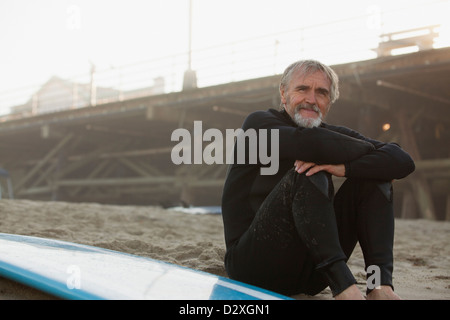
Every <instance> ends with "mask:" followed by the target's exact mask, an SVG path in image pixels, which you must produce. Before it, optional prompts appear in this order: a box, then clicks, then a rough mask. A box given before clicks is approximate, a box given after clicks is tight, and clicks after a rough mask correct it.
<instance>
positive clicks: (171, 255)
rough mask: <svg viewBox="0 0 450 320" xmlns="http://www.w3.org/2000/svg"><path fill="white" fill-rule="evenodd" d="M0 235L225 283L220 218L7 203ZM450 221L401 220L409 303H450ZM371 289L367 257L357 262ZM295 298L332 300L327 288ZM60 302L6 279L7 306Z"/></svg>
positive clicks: (2, 296) (400, 255)
mask: <svg viewBox="0 0 450 320" xmlns="http://www.w3.org/2000/svg"><path fill="white" fill-rule="evenodd" d="M0 232H2V233H12V234H21V235H31V236H37V237H45V238H53V239H59V240H65V241H71V242H76V243H81V244H88V245H93V246H98V247H103V248H107V249H112V250H117V251H122V252H127V253H131V254H136V255H140V256H144V257H150V258H154V259H160V260H163V261H167V262H170V263H175V264H179V265H182V266H186V267H190V268H194V269H198V270H202V271H206V272H210V273H213V274H217V275H220V276H226V273H225V269H224V266H223V256H224V254H225V244H224V239H223V224H222V217H221V216H220V215H209V214H208V215H191V214H186V213H181V212H177V211H173V210H170V209H163V208H161V207H151V206H115V205H102V204H96V203H67V202H41V201H29V200H0ZM449 242H450V222H444V221H428V220H400V219H397V220H396V233H395V247H394V255H395V269H394V286H395V290H396V292H397V293H398V294H399V295H400V296H401V297H402V298H403V299H417V300H436V299H437V300H441V299H444V300H447V299H450V246H449V245H448V244H449ZM349 266H350V268H351V269H352V271H353V273H354V275H355V277H356V279H357V281H358V286H359V287H360V288H361V290H363V291H364V290H365V276H364V272H363V261H362V254H361V250H360V249H359V246H357V248H356V250H355V252H354V254H353V255H352V257H351V258H350V261H349ZM294 298H296V299H325V300H327V299H332V297H331V293H330V291H329V290H328V289H326V290H324V291H323V292H321V293H320V294H318V295H316V296H314V297H309V296H305V295H296V296H294ZM28 299H55V298H54V297H52V296H49V295H47V294H45V293H42V292H39V291H37V290H34V289H32V288H29V287H26V286H24V285H22V284H19V283H15V282H13V281H11V280H8V279H5V278H1V277H0V300H28Z"/></svg>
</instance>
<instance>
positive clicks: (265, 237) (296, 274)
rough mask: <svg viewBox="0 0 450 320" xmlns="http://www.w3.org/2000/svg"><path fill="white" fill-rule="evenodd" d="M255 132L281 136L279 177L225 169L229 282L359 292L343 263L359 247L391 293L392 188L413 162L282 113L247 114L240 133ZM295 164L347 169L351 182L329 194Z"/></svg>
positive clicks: (386, 147)
mask: <svg viewBox="0 0 450 320" xmlns="http://www.w3.org/2000/svg"><path fill="white" fill-rule="evenodd" d="M251 128H253V129H255V130H257V131H258V130H259V129H269V133H270V132H271V131H270V129H278V130H279V131H278V132H279V170H278V173H277V174H275V175H261V174H260V168H261V166H262V164H261V163H259V162H258V163H257V164H238V163H236V161H235V163H234V164H232V165H230V167H229V171H228V174H227V179H226V182H225V186H224V190H223V197H222V215H223V221H224V231H225V241H226V247H227V252H226V256H225V267H226V270H227V273H228V275H229V277H230V278H232V279H236V280H239V281H243V282H247V283H250V284H254V285H257V286H260V287H263V288H267V289H270V290H274V291H277V292H281V293H284V294H297V293H307V294H316V293H318V292H320V291H321V290H323V289H324V288H325V287H327V286H330V288H331V290H332V292H333V295H336V294H338V293H340V292H341V291H342V290H344V289H345V288H347V287H348V286H350V285H351V284H353V283H355V279H354V277H353V275H352V274H351V272H350V270H349V269H348V267H347V265H346V263H345V261H346V260H347V259H348V257H349V256H350V254H351V252H352V251H353V249H354V247H355V245H356V242H357V241H359V242H360V244H361V247H362V249H363V253H364V258H365V263H366V266H369V265H372V264H376V265H378V266H379V267H380V269H381V284H388V285H392V261H393V258H392V247H393V234H394V216H393V205H392V189H391V187H392V186H391V183H390V181H392V180H393V179H400V178H403V177H405V176H407V175H408V174H410V173H411V172H412V171H414V162H413V161H412V159H411V158H410V156H409V155H408V154H407V153H406V152H405V151H403V150H402V149H401V148H400V147H399V146H398V145H397V144H394V143H382V142H379V141H375V140H372V139H368V138H365V137H363V136H362V135H361V134H359V133H357V132H355V131H353V130H351V129H348V128H345V127H340V126H333V125H328V124H325V123H323V124H322V125H321V126H320V127H317V128H302V127H298V126H297V125H296V124H295V123H294V122H293V121H292V120H291V118H290V117H289V115H288V114H287V113H286V112H285V111H284V110H283V111H277V110H273V109H270V110H268V111H258V112H255V113H252V114H250V115H249V116H248V117H247V119H246V120H245V122H244V124H243V127H242V129H244V130H247V129H251ZM268 141H270V138H269V139H268ZM246 151H248V149H247V150H246ZM295 160H302V161H307V162H314V163H316V164H345V171H346V174H345V175H346V177H347V179H346V181H345V182H344V184H343V185H342V186H341V188H340V189H339V191H338V192H337V194H336V195H335V194H334V189H333V184H332V181H331V176H330V175H329V174H328V173H325V172H319V173H316V174H314V175H312V176H311V177H306V175H305V174H298V173H297V172H295V171H294V170H293V166H294V161H295ZM266 166H267V165H266Z"/></svg>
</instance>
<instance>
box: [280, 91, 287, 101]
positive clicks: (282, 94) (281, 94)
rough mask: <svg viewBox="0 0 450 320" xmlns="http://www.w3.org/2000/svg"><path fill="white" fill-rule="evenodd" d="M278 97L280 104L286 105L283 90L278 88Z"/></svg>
mask: <svg viewBox="0 0 450 320" xmlns="http://www.w3.org/2000/svg"><path fill="white" fill-rule="evenodd" d="M280 97H281V103H282V104H286V98H285V97H284V88H280Z"/></svg>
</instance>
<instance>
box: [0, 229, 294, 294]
mask: <svg viewBox="0 0 450 320" xmlns="http://www.w3.org/2000/svg"><path fill="white" fill-rule="evenodd" d="M1 239H5V240H9V241H13V242H15V243H24V244H27V245H31V246H33V247H36V246H37V247H40V246H42V247H43V248H55V249H63V251H66V252H71V251H73V252H86V253H88V252H92V253H100V254H107V255H114V256H116V257H117V256H118V257H129V258H130V259H133V260H134V262H138V263H139V262H145V261H147V262H150V263H152V264H155V265H159V266H166V267H167V270H186V272H189V274H197V275H199V276H201V277H203V276H204V277H207V276H208V277H209V278H208V279H209V280H211V279H214V280H215V284H214V286H213V289H212V290H210V291H207V292H209V294H210V296H209V299H210V300H211V299H227V300H239V299H245V300H249V299H290V298H288V297H286V296H283V295H279V294H277V293H274V292H270V291H268V290H264V289H261V288H257V287H254V286H251V285H247V284H244V283H241V282H238V281H234V280H230V279H228V278H224V277H219V276H216V275H212V274H209V273H206V272H203V271H198V270H194V269H190V268H187V267H182V266H178V265H174V264H171V263H168V262H163V261H159V260H154V259H151V258H147V257H141V256H136V255H132V254H128V253H123V252H118V251H114V250H109V249H103V248H99V247H93V246H89V245H81V244H77V243H71V242H66V241H61V240H51V239H45V238H37V237H31V236H21V235H11V234H2V233H0V240H1ZM1 260H2V259H1V257H0V274H1V273H2V272H3V274H4V275H5V276H6V277H8V278H12V279H14V280H16V281H19V282H22V283H25V284H27V285H30V286H33V287H36V288H37V289H40V290H42V291H45V292H48V293H50V294H53V295H55V296H59V297H63V298H66V299H89V300H93V299H106V298H105V297H103V296H99V295H96V294H93V293H91V292H89V291H84V290H81V289H76V290H74V289H69V288H68V287H67V284H66V283H64V282H63V281H61V280H59V281H57V280H53V279H50V278H48V277H45V276H42V275H40V274H38V273H36V272H34V271H29V270H26V269H24V268H18V267H17V266H14V265H11V264H9V263H7V262H5V261H3V262H2V261H1ZM166 267H164V268H166ZM201 279H202V278H200V279H199V281H202V280H201Z"/></svg>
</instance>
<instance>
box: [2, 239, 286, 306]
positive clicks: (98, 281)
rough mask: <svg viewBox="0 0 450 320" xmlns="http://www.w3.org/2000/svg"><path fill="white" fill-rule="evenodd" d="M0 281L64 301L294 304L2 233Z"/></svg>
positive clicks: (93, 250) (177, 271) (132, 258)
mask: <svg viewBox="0 0 450 320" xmlns="http://www.w3.org/2000/svg"><path fill="white" fill-rule="evenodd" d="M0 275H1V276H3V277H6V278H10V279H13V280H15V281H17V282H21V283H23V284H25V285H28V286H31V287H34V288H37V289H39V290H41V291H44V292H47V293H49V294H52V295H55V296H57V297H61V298H65V299H88V300H97V299H102V300H104V299H105V300H119V299H120V300H123V299H133V300H142V299H149V300H150V299H155V300H280V299H281V300H284V299H290V298H288V297H285V296H283V295H279V294H277V293H273V292H270V291H267V290H264V289H260V288H257V287H254V286H251V285H247V284H243V283H240V282H237V281H233V280H230V279H227V278H224V277H220V276H216V275H213V274H209V273H206V272H202V271H197V270H193V269H189V268H185V267H181V266H177V265H174V264H170V263H166V262H162V261H158V260H154V259H150V258H145V257H141V256H136V255H131V254H126V253H122V252H118V251H113V250H107V249H102V248H98V247H93V246H87V245H81V244H76V243H71V242H66V241H60V240H52V239H45V238H37V237H31V236H22V235H13V234H5V233H0Z"/></svg>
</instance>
